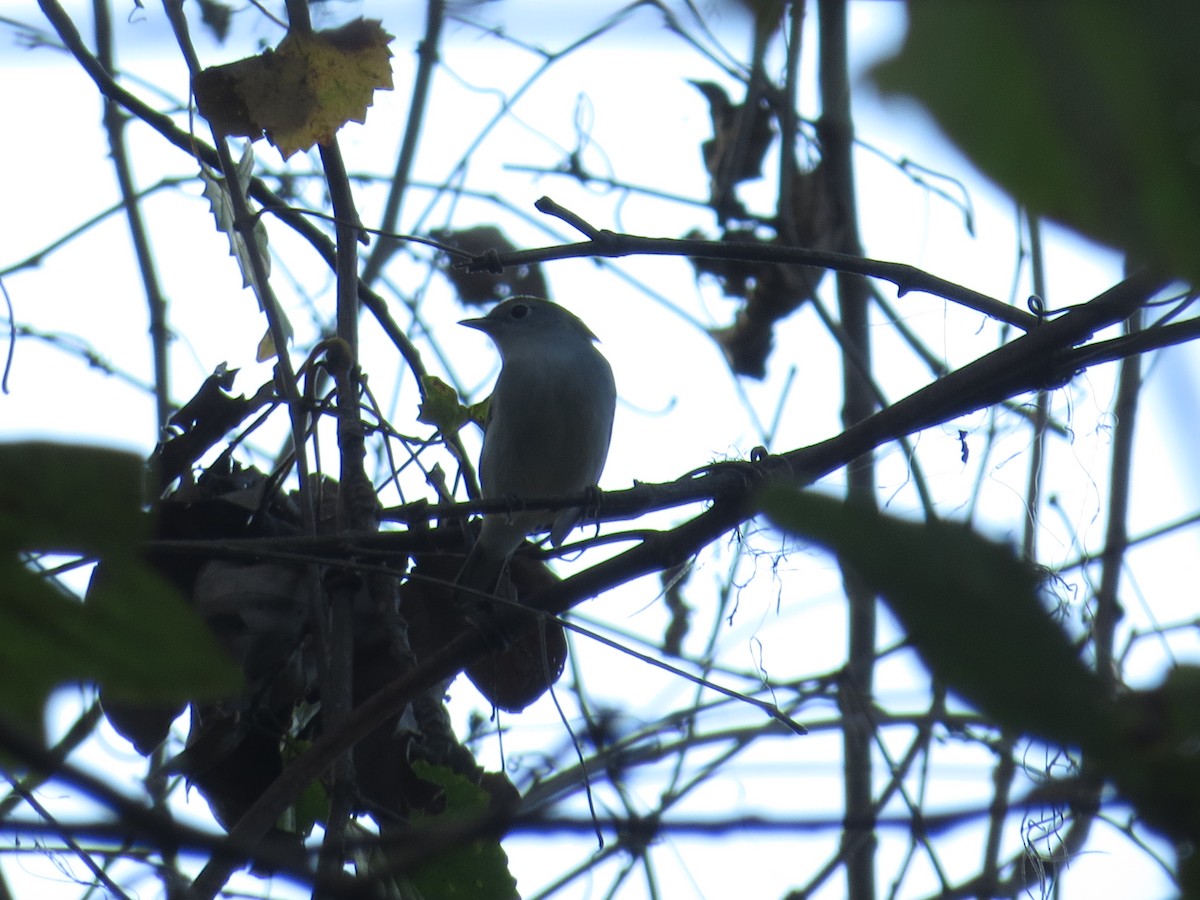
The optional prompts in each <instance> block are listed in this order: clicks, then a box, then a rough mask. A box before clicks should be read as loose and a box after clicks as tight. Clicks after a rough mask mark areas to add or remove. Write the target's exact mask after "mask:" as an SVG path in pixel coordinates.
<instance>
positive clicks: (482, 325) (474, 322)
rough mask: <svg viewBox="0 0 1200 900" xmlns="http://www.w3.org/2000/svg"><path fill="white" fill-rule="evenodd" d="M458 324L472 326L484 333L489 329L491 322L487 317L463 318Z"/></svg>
mask: <svg viewBox="0 0 1200 900" xmlns="http://www.w3.org/2000/svg"><path fill="white" fill-rule="evenodd" d="M458 324H459V325H466V326H467V327H468V328H474V329H475V330H476V331H482V332H483V333H484V334H487V333H488V331H490V330H491V324H492V323H491V322H490V321H489V320H488V319H463V320H462V321H461V322H459V323H458Z"/></svg>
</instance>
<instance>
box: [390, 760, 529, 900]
mask: <svg viewBox="0 0 1200 900" xmlns="http://www.w3.org/2000/svg"><path fill="white" fill-rule="evenodd" d="M412 768H413V772H414V773H416V774H417V775H418V776H420V777H421V778H423V779H425V780H426V781H431V782H433V783H434V784H437V785H440V786H441V787H442V788H443V789H444V790H445V792H446V809H445V811H444V812H442V813H441V814H440V815H438V816H426V815H423V814H421V813H414V814H413V817H412V821H413V823H414V824H416V825H419V824H420V823H422V822H425V823H428V824H430V825H431V826H433V827H444V826H452V825H453V824H454V823H455V822H462V823H464V824H465V825H469V824H470V823H471V822H472V821H474V820H477V819H480V818H482V817H485V816H487V815H488V808H489V805H490V803H491V795H490V794H488V792H487V791H485V790H484V789H483V788H481V787H479V785H477V784H475V783H474V782H472V781H469V780H468V779H466V778H464V777H463V776H462V775H458V774H456V773H455V772H454V771H452V770H451V769H448V768H446V767H445V766H434V765H430V764H429V763H425V762H420V761H416V762H414V763H413V766H412ZM408 877H409V880H410V881H411V882H412V884H413V886H414V887H416V888H417V889H418V891H419V892H420V896H422V897H424V898H425V900H458V898H463V897H471V898H472V900H519V898H520V895H519V894H518V893H517V882H516V879H514V878H513V877H512V874H511V873H510V872H509V871H508V856H507V854H505V852H504V849H503V848H502V847H501V846H500V841H499V840H498V839H496V838H494V837H481V838H474V839H473V840H470V841H467V842H466V843H464V844H461V845H460V846H457V847H451V848H449V849H447V850H443V851H441V852H440V853H437V854H436V855H434V856H432V857H431V858H429V859H427V860H425V862H423V863H421V864H420V865H419V866H416V867H415V868H413V869H412V870H411V871H409V873H408Z"/></svg>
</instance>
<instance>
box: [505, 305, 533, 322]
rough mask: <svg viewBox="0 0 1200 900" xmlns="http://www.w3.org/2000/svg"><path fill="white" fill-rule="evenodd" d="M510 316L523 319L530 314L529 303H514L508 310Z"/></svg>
mask: <svg viewBox="0 0 1200 900" xmlns="http://www.w3.org/2000/svg"><path fill="white" fill-rule="evenodd" d="M508 315H509V318H513V319H523V318H525V317H526V316H527V315H529V304H527V303H514V304H513V307H512V309H510V310H509V311H508Z"/></svg>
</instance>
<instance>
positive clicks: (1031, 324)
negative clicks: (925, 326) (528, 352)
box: [465, 197, 1041, 331]
mask: <svg viewBox="0 0 1200 900" xmlns="http://www.w3.org/2000/svg"><path fill="white" fill-rule="evenodd" d="M536 206H537V208H538V209H539V210H541V211H542V212H544V213H546V214H547V215H552V216H554V217H556V218H559V219H562V220H563V221H564V222H566V223H567V224H569V225H572V226H573V227H574V228H575V229H576V230H578V231H580V232H581V233H583V234H585V235H587V236H588V237H589V240H587V241H583V242H581V243H578V244H559V245H557V246H553V247H539V248H536V249H533V250H515V251H512V252H507V253H486V254H481V255H479V256H476V257H475V258H474V259H472V260H471V261H470V262H468V263H466V264H465V268H466V269H467V271H469V272H493V273H494V272H498V271H502V270H503V269H504V268H505V267H508V266H521V265H530V264H533V263H542V262H547V261H549V260H553V259H578V258H580V257H597V256H599V257H605V258H608V259H613V258H617V257H621V256H695V257H701V258H704V259H738V260H746V261H750V262H774V263H783V264H786V265H800V266H815V267H817V268H822V269H833V270H834V271H837V272H847V273H850V274H854V275H866V276H868V277H870V278H880V279H883V280H884V281H890V282H891V283H892V284H894V285H896V287H897V288H898V291H899V295H900V296H904V295H905V294H907V293H909V292H910V291H921V292H923V293H926V294H934V295H935V296H938V297H943V298H945V299H946V300H949V301H951V302H952V303H958V304H960V305H962V306H966V307H968V308H969V309H973V310H975V311H976V312H980V313H983V314H984V315H985V316H989V317H990V318H993V319H997V320H999V321H1001V322H1006V323H1008V324H1009V325H1013V326H1015V327H1017V328H1020V329H1021V330H1022V331H1030V330H1031V329H1033V328H1035V327H1036V326H1037V325H1038V324H1039V323H1040V322H1041V319H1039V318H1038V317H1037V316H1035V315H1033V314H1032V313H1028V312H1025V311H1024V310H1021V309H1018V308H1017V307H1015V306H1009V305H1008V304H1007V303H1001V302H1000V301H999V300H996V299H994V298H992V297H989V296H987V295H986V294H981V293H979V292H978V291H973V290H971V289H970V288H967V287H963V286H962V285H960V284H955V283H954V282H953V281H947V280H946V279H944V278H938V277H937V276H936V275H931V274H929V273H928V272H925V271H923V270H921V269H918V268H917V267H916V266H910V265H908V264H907V263H895V262H884V261H882V260H877V259H865V258H863V257H861V256H854V255H851V254H848V253H833V252H829V251H824V250H807V249H805V248H803V247H782V246H778V245H776V244H748V243H747V244H743V243H734V242H729V241H700V240H683V239H678V238H651V237H641V236H639V235H635V234H624V233H622V232H617V231H609V230H607V229H599V228H595V227H594V226H592V225H589V224H588V223H586V222H584V221H583V220H582V219H581V218H580V217H579V216H577V215H576V214H575V213H572V212H570V211H569V210H567V209H564V208H563V207H561V206H559V205H558V204H557V203H555V202H554V201H553V200H551V199H550V198H548V197H543V198H542V199H540V200H539V201H538V202H537V204H536ZM497 267H499V268H497Z"/></svg>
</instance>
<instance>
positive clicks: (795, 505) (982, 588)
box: [763, 490, 1111, 749]
mask: <svg viewBox="0 0 1200 900" xmlns="http://www.w3.org/2000/svg"><path fill="white" fill-rule="evenodd" d="M763 509H764V511H765V512H766V513H767V515H768V516H769V517H770V519H771V520H772V521H773V522H774V523H775V524H776V525H777V526H778V527H780V528H781V529H783V530H784V531H786V532H788V533H790V534H793V535H796V536H798V537H802V538H805V539H807V540H810V541H812V542H814V543H816V544H819V545H820V546H823V547H825V548H827V549H829V550H832V551H833V552H835V553H836V554H837V555H838V557H839V558H840V559H841V560H842V561H843V562H844V563H845V564H848V565H849V566H850V567H851V568H853V569H854V570H855V571H856V572H857V573H858V574H859V575H860V576H861V577H862V578H863V579H864V580H865V581H866V583H867V584H868V585H869V586H870V587H871V589H872V590H874V591H876V592H877V593H878V594H879V595H881V596H882V597H883V599H884V600H885V601H886V602H887V604H888V606H889V608H890V609H891V610H892V612H893V613H894V614H895V616H896V618H897V619H898V620H899V621H900V624H901V625H902V626H903V627H904V629H905V631H906V632H907V633H908V636H909V638H910V639H911V641H912V644H913V646H914V648H915V649H916V650H917V652H918V653H919V654H920V655H921V657H922V658H923V659H924V660H925V663H926V664H927V665H928V666H929V669H930V671H931V672H932V673H933V674H934V675H935V676H936V677H938V678H940V679H941V680H943V681H944V682H945V683H946V684H947V685H948V686H949V687H951V688H952V689H954V690H955V691H957V692H958V693H959V694H961V695H962V696H963V697H964V698H966V699H967V700H968V701H969V702H970V703H972V704H973V705H975V706H976V707H978V708H979V709H980V710H981V711H982V712H983V713H984V714H985V715H987V716H988V717H990V718H992V719H994V720H995V721H996V722H997V723H998V724H999V725H1001V726H1003V727H1004V728H1007V729H1009V730H1012V731H1016V732H1021V733H1028V734H1032V735H1036V736H1038V737H1041V738H1043V739H1048V740H1051V741H1055V742H1058V743H1062V744H1071V745H1078V746H1082V747H1084V748H1085V749H1086V748H1095V747H1103V746H1107V745H1108V743H1109V738H1110V735H1109V728H1110V727H1111V726H1110V719H1109V705H1108V702H1107V700H1106V699H1105V694H1104V690H1103V687H1102V685H1101V683H1100V680H1099V678H1097V677H1096V675H1095V673H1093V672H1092V671H1090V670H1089V669H1088V668H1086V667H1085V666H1084V665H1083V663H1082V662H1080V660H1079V658H1078V655H1077V654H1076V652H1075V650H1074V648H1073V647H1072V646H1071V643H1070V641H1069V640H1068V639H1067V636H1066V635H1065V634H1064V633H1063V631H1062V629H1060V628H1059V627H1058V626H1057V625H1056V624H1055V623H1054V622H1053V621H1052V620H1051V619H1050V616H1049V615H1048V613H1047V612H1046V610H1045V609H1044V608H1043V606H1042V603H1041V600H1040V599H1039V596H1038V586H1039V578H1038V576H1037V574H1036V573H1035V572H1034V570H1033V569H1032V568H1030V567H1029V566H1027V565H1025V564H1024V563H1022V562H1021V561H1020V560H1019V559H1017V557H1016V556H1014V555H1013V553H1012V551H1011V550H1009V548H1007V547H1005V546H1003V545H1001V544H997V543H994V542H992V541H989V540H986V539H984V538H983V537H980V536H979V535H978V534H975V533H974V532H973V531H971V530H970V529H969V528H966V527H965V526H962V525H958V524H955V523H950V522H941V521H933V522H906V521H902V520H900V519H896V518H892V517H889V516H885V515H882V514H880V513H879V512H877V511H875V510H873V509H868V508H861V507H857V506H853V505H849V504H846V503H843V502H840V501H838V500H835V499H833V498H831V497H823V496H820V495H818V494H814V493H807V492H800V491H793V490H777V491H774V492H772V493H770V494H768V495H767V496H766V497H765V498H764V503H763Z"/></svg>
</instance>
